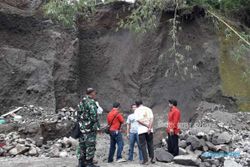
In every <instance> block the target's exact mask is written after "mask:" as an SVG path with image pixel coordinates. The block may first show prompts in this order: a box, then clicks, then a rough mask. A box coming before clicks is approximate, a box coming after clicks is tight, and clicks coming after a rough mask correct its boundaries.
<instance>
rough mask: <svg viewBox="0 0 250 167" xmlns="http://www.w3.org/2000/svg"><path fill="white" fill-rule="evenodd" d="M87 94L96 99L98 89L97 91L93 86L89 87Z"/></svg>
mask: <svg viewBox="0 0 250 167" xmlns="http://www.w3.org/2000/svg"><path fill="white" fill-rule="evenodd" d="M86 94H87V95H88V96H89V97H90V98H92V99H96V91H95V89H93V88H87V90H86Z"/></svg>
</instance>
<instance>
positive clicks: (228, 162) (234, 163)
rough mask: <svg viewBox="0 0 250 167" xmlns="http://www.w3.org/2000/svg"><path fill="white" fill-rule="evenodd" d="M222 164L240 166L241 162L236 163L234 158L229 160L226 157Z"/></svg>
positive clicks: (233, 166)
mask: <svg viewBox="0 0 250 167" xmlns="http://www.w3.org/2000/svg"><path fill="white" fill-rule="evenodd" d="M224 166H225V167H242V165H241V164H238V163H237V162H235V161H234V160H231V159H226V160H225V161H224Z"/></svg>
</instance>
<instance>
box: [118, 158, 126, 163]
mask: <svg viewBox="0 0 250 167" xmlns="http://www.w3.org/2000/svg"><path fill="white" fill-rule="evenodd" d="M116 162H118V163H121V162H126V159H123V158H120V159H118V160H117V161H116Z"/></svg>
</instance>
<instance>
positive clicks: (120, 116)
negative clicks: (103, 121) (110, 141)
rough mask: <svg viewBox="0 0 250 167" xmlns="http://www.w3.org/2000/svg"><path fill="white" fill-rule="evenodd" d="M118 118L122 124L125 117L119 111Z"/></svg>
mask: <svg viewBox="0 0 250 167" xmlns="http://www.w3.org/2000/svg"><path fill="white" fill-rule="evenodd" d="M117 118H118V120H119V122H120V123H121V124H123V123H124V118H123V116H122V114H120V113H119V114H118V115H117Z"/></svg>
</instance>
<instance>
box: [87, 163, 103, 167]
mask: <svg viewBox="0 0 250 167" xmlns="http://www.w3.org/2000/svg"><path fill="white" fill-rule="evenodd" d="M86 167H100V166H97V165H94V164H88V165H87V166H86Z"/></svg>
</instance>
